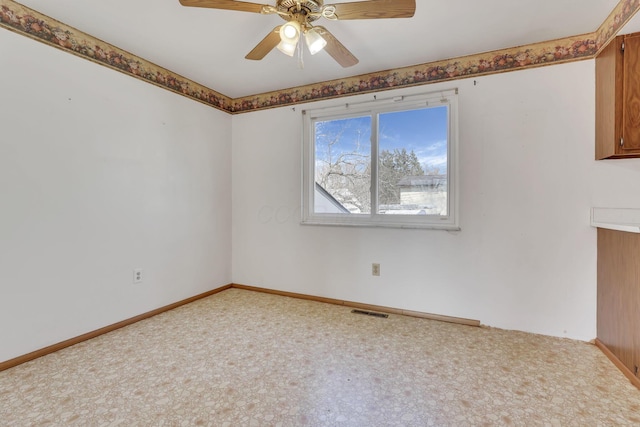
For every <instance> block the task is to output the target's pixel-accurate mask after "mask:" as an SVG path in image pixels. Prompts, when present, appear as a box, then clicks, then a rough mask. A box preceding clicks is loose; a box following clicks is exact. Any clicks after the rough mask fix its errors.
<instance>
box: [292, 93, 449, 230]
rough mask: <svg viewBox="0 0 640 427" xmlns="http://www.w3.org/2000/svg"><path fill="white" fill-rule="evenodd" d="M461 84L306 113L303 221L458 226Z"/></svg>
mask: <svg viewBox="0 0 640 427" xmlns="http://www.w3.org/2000/svg"><path fill="white" fill-rule="evenodd" d="M456 115H457V91H454V90H451V91H447V92H438V93H435V94H431V95H420V96H411V97H396V98H393V99H388V100H381V101H374V102H368V103H362V104H356V105H349V104H347V105H344V106H341V107H338V108H327V109H321V110H308V111H305V112H304V113H303V117H304V138H303V140H304V147H303V154H304V164H303V206H302V209H303V218H302V222H303V223H304V224H327V225H354V226H386V227H415V228H442V229H448V230H452V229H458V215H457V179H456V164H457V117H456Z"/></svg>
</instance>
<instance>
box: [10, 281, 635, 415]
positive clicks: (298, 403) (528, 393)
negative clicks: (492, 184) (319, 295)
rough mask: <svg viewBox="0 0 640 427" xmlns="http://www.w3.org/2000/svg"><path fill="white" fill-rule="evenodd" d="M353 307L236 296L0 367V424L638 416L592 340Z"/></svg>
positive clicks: (623, 383)
mask: <svg viewBox="0 0 640 427" xmlns="http://www.w3.org/2000/svg"><path fill="white" fill-rule="evenodd" d="M350 310H351V309H349V308H346V307H341V306H335V305H328V304H322V303H316V302H310V301H302V300H296V299H291V298H286V297H280V296H274V295H267V294H261V293H255V292H250V291H244V290H238V289H229V290H226V291H224V292H222V293H219V294H216V295H214V296H211V297H208V298H206V299H203V300H199V301H197V302H195V303H192V304H190V305H187V306H183V307H181V308H179V309H176V310H173V311H171V312H167V313H165V314H162V315H159V316H156V317H154V318H152V319H149V320H145V321H143V322H139V323H137V324H135V325H132V326H129V327H127V328H123V329H120V330H118V331H115V332H113V333H110V334H107V335H103V336H101V337H99V338H96V339H93V340H91V341H88V342H85V343H82V344H79V345H76V346H74V347H71V348H68V349H65V350H62V351H59V352H57V353H55V354H52V355H49V356H46V357H43V358H40V359H38V360H35V361H33V362H29V363H26V364H23V365H21V366H18V367H16V368H12V369H9V370H6V371H4V372H0V425H2V426H71V425H78V426H116V425H120V426H467V425H468V426H485V425H486V426H497V425H522V426H597V425H600V426H621V425H636V426H637V425H640V391H639V390H637V389H636V388H635V387H633V386H632V385H631V384H630V383H629V382H628V381H627V380H626V379H625V378H624V376H623V375H622V374H621V373H620V372H619V371H618V370H617V369H616V368H615V367H614V366H613V365H612V364H611V363H610V362H609V361H608V360H607V359H606V357H605V356H604V355H603V354H602V353H601V352H600V351H599V350H598V349H597V348H596V347H594V346H592V345H590V344H586V343H581V342H575V341H570V340H564V339H557V338H550V337H544V336H538V335H531V334H526V333H521V332H511V331H503V330H497V329H490V328H474V327H470V326H459V325H452V324H447V323H442V322H437V321H431V320H424V319H416V318H410V317H403V316H396V315H391V316H390V317H389V318H388V319H379V318H374V317H368V316H363V315H358V314H352V313H350Z"/></svg>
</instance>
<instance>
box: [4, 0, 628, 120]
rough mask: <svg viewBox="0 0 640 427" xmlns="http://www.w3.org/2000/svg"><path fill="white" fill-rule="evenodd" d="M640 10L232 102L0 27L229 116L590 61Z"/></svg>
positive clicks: (129, 62)
mask: <svg viewBox="0 0 640 427" xmlns="http://www.w3.org/2000/svg"><path fill="white" fill-rule="evenodd" d="M639 9H640V0H620V2H619V3H618V4H617V5H616V7H615V8H614V10H613V11H612V12H611V13H610V14H609V16H608V17H607V18H606V19H605V20H604V22H603V23H602V25H601V26H600V27H599V28H598V29H597V30H596V31H595V32H593V33H588V34H584V35H579V36H573V37H567V38H563V39H558V40H550V41H544V42H540V43H534V44H529V45H525V46H518V47H512V48H507V49H500V50H495V51H491V52H485V53H479V54H473V55H468V56H463V57H458V58H451V59H445V60H442V61H434V62H429V63H424V64H418V65H413V66H408V67H402V68H396V69H392V70H385V71H377V72H374V73H368V74H362V75H357V76H352V77H347V78H344V79H337V80H330V81H325V82H318V83H314V84H310V85H304V86H298V87H294V88H289V89H280V90H277V91H273V92H266V93H262V94H256V95H249V96H245V97H240V98H235V99H232V98H229V97H227V96H225V95H223V94H221V93H219V92H216V91H215V90H213V89H210V88H208V87H206V86H203V85H201V84H199V83H196V82H194V81H192V80H189V79H187V78H185V77H182V76H180V75H178V74H176V73H173V72H172V71H170V70H167V69H165V68H162V67H160V66H158V65H156V64H153V63H151V62H149V61H147V60H145V59H143V58H140V57H138V56H136V55H134V54H132V53H129V52H127V51H124V50H122V49H120V48H118V47H116V46H113V45H111V44H109V43H106V42H103V41H102V40H99V39H97V38H95V37H93V36H91V35H89V34H87V33H84V32H81V31H79V30H77V29H75V28H73V27H70V26H68V25H66V24H64V23H62V22H59V21H57V20H55V19H53V18H50V17H48V16H46V15H43V14H41V13H39V12H37V11H35V10H33V9H30V8H27V7H26V6H23V5H21V4H19V3H17V2H15V1H13V0H0V27H3V28H6V29H8V30H11V31H14V32H16V33H18V34H21V35H24V36H26V37H29V38H31V39H34V40H37V41H40V42H43V43H46V44H47V45H49V46H53V47H56V48H58V49H62V50H64V51H66V52H69V53H72V54H74V55H77V56H79V57H82V58H85V59H88V60H89V61H92V62H94V63H97V64H100V65H103V66H106V67H109V68H111V69H114V70H116V71H120V72H122V73H124V74H127V75H129V76H131V77H135V78H137V79H140V80H143V81H146V82H148V83H151V84H153V85H156V86H159V87H162V88H164V89H167V90H170V91H172V92H175V93H177V94H179V95H182V96H186V97H188V98H191V99H193V100H195V101H198V102H202V103H204V104H207V105H209V106H211V107H214V108H216V109H218V110H221V111H225V112H227V113H231V114H238V113H246V112H251V111H257V110H263V109H268V108H276V107H282V106H289V105H295V104H299V103H304V102H311V101H317V100H321V99H330V98H339V97H345V96H350V95H358V94H365V93H372V92H379V91H384V90H389V89H397V88H403V87H412V86H421V85H427V84H431V83H436V82H442V81H451V80H457V79H462V78H469V77H476V76H485V75H490V74H497V73H503V72H508V71H516V70H523V69H528V68H534V67H542V66H547V65H554V64H561V63H566V62H572V61H579V60H585V59H591V58H593V57H594V56H595V55H596V54H597V53H598V52H599V51H600V50H601V49H602V48H604V47H605V46H606V45H607V44H608V43H609V41H610V40H611V39H612V38H613V37H615V35H616V34H617V32H618V31H619V30H620V28H621V27H622V26H623V25H624V24H625V23H626V22H627V21H628V20H629V19H631V17H632V16H633V15H635V13H636V12H637V11H638V10H639Z"/></svg>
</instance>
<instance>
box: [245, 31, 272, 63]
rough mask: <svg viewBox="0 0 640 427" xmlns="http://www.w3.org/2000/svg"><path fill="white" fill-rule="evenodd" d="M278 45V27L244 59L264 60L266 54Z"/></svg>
mask: <svg viewBox="0 0 640 427" xmlns="http://www.w3.org/2000/svg"><path fill="white" fill-rule="evenodd" d="M278 43H280V26H277V27H276V28H274V29H273V31H271V32H270V33H269V34H267V36H266V37H265V38H263V39H262V41H261V42H260V43H258V44H257V45H256V47H254V48H253V50H252V51H251V52H249V53H248V54H247V56H245V58H246V59H253V60H256V61H257V60H260V59H262V58H264V57H265V56H266V55H267V53H269V52H271V51H272V50H273V48H274V47H276V46H278Z"/></svg>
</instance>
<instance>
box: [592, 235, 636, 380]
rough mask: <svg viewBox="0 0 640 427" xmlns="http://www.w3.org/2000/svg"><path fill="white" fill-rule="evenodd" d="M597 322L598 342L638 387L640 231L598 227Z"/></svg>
mask: <svg viewBox="0 0 640 427" xmlns="http://www.w3.org/2000/svg"><path fill="white" fill-rule="evenodd" d="M597 324H598V341H599V344H600V345H604V346H605V347H606V350H607V351H609V352H610V353H612V354H613V356H615V358H617V361H616V360H615V359H614V358H612V360H613V361H614V362H615V363H616V365H618V367H620V368H621V369H622V371H623V372H624V373H625V375H626V376H627V377H628V378H629V379H630V380H631V381H632V382H633V383H634V384H635V385H636V386H637V387H639V388H640V373H639V372H638V370H639V369H640V233H629V232H625V231H615V230H607V229H603V228H598V320H597ZM607 351H605V353H606V352H607ZM610 357H611V355H610Z"/></svg>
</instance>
